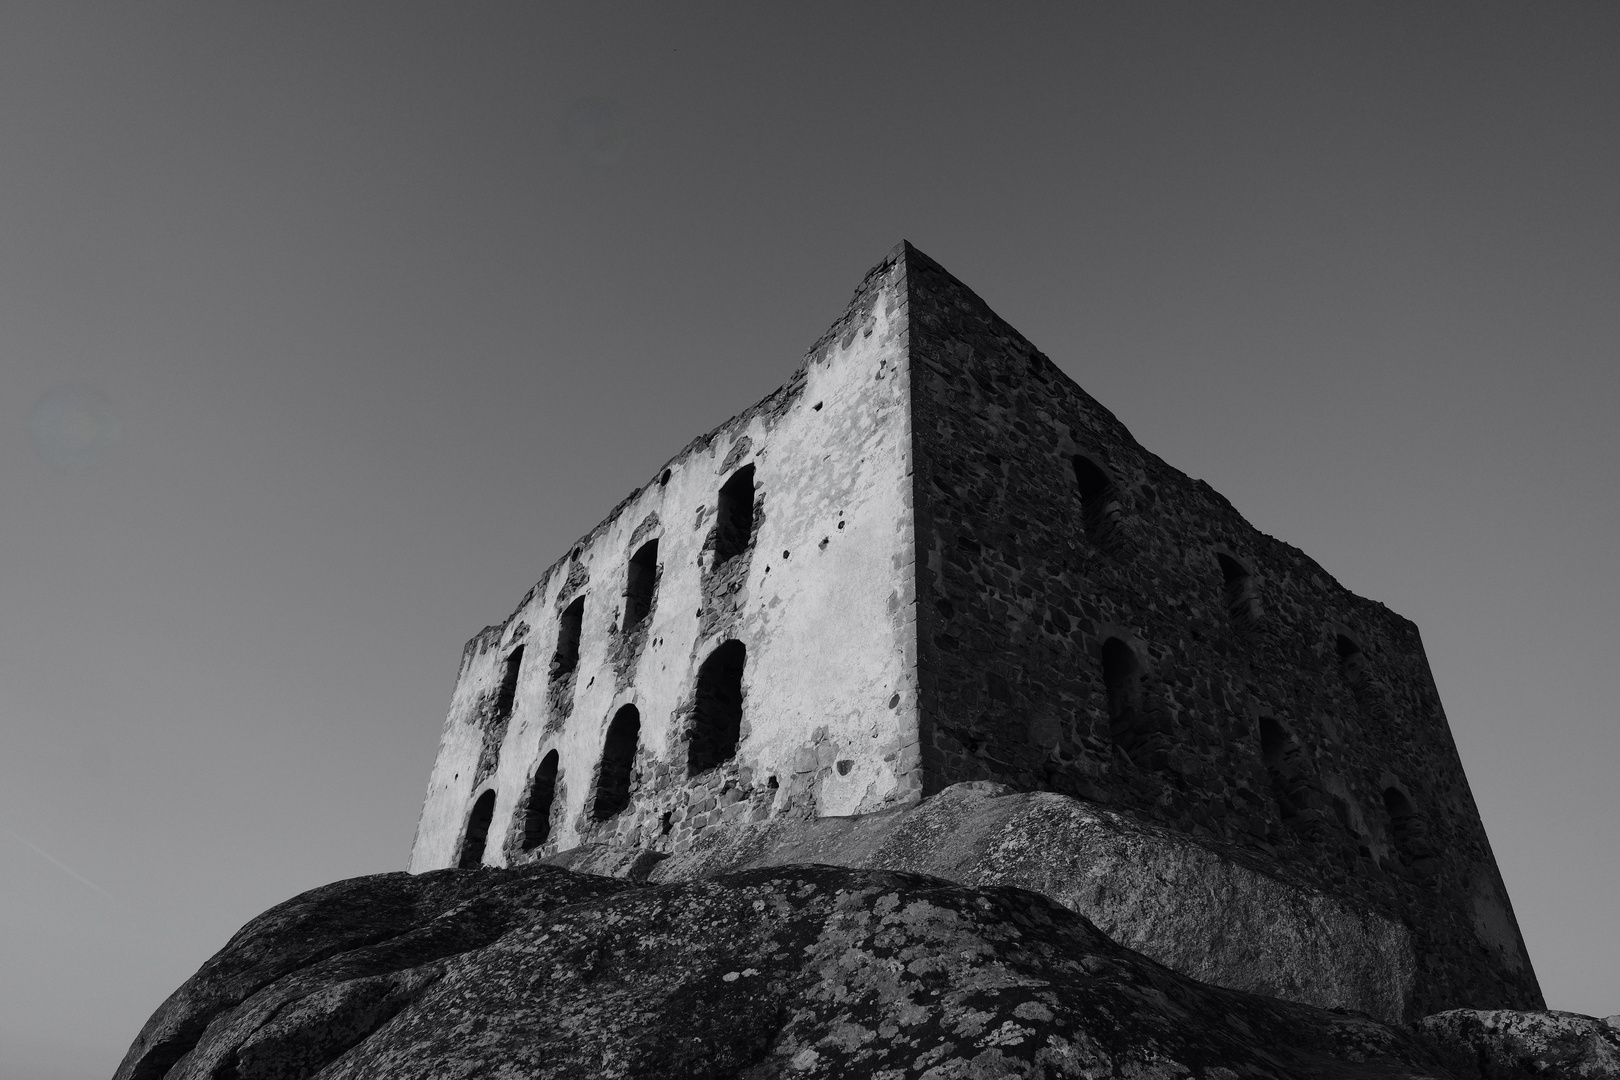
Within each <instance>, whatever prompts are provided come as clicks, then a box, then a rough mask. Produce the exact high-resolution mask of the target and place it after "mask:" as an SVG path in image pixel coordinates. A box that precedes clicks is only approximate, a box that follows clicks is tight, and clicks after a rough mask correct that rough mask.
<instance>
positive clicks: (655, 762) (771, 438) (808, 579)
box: [411, 265, 922, 871]
mask: <svg viewBox="0 0 1620 1080" xmlns="http://www.w3.org/2000/svg"><path fill="white" fill-rule="evenodd" d="M896 289H897V277H896V274H895V272H894V267H893V266H892V265H889V266H887V267H886V268H880V270H879V271H875V272H874V273H873V274H872V275H870V276H869V277H868V279H867V280H866V281H865V282H864V283H863V284H862V287H861V289H860V290H859V291H858V292H857V294H856V296H855V298H854V300H853V301H852V302H851V305H850V307H849V310H848V311H847V312H846V313H845V315H844V316H843V318H841V319H840V320H839V321H838V322H837V323H836V324H834V326H833V328H832V329H831V330H830V331H829V332H828V334H827V335H826V336H825V337H824V338H823V339H822V340H820V341H818V342H817V343H816V345H815V346H814V347H813V348H812V349H811V351H810V353H809V355H808V356H807V357H806V360H805V363H804V364H803V366H802V367H801V368H800V369H799V370H798V371H797V372H796V373H795V374H794V376H793V377H792V378H791V379H790V380H789V381H788V383H787V384H786V385H785V386H784V387H783V388H782V389H780V390H778V391H777V392H776V393H775V394H773V395H771V396H770V397H769V398H767V399H766V400H764V401H763V402H761V403H759V404H758V405H756V406H754V407H753V408H751V409H749V410H747V411H746V412H744V413H742V414H741V415H739V416H737V417H735V418H733V419H732V420H730V421H728V422H726V423H725V424H723V425H721V426H720V427H719V428H717V429H716V430H715V431H713V432H711V433H710V434H708V435H706V436H703V437H701V438H699V439H696V440H694V441H693V442H692V443H691V444H690V445H688V446H687V447H686V448H685V449H684V450H683V451H682V452H681V453H680V454H678V455H676V456H675V457H674V458H673V459H671V460H670V461H669V462H668V463H666V465H665V466H664V467H663V468H662V469H660V470H659V471H658V472H656V473H655V474H654V476H653V478H652V479H651V480H650V481H649V482H648V483H647V484H646V485H645V486H643V487H641V488H638V489H637V490H636V491H634V492H632V493H631V494H630V496H629V497H627V498H626V499H625V500H624V501H623V502H621V503H620V504H619V505H618V506H617V507H615V508H614V510H613V512H612V513H611V514H610V515H609V516H608V518H607V519H606V520H605V521H603V522H602V523H601V524H600V525H598V526H597V527H596V528H595V529H593V530H592V531H591V532H590V533H588V534H587V535H586V536H584V537H582V538H581V539H580V540H579V541H578V542H577V543H576V544H575V545H574V546H573V548H572V550H570V552H569V553H568V554H567V555H566V556H564V557H563V558H562V559H560V560H558V561H557V562H556V563H554V564H553V565H552V566H551V567H549V568H548V569H547V570H546V572H545V574H544V575H543V576H542V577H541V580H540V581H539V582H538V583H537V584H536V585H535V586H534V587H533V588H532V589H531V590H530V591H529V593H528V595H526V596H525V597H524V599H523V601H522V603H521V604H520V605H519V606H518V608H517V610H516V611H514V612H513V614H512V615H511V616H510V617H508V618H507V619H506V621H504V622H503V623H501V624H500V625H498V626H491V627H489V628H487V629H485V630H484V631H483V632H481V633H480V634H478V635H477V636H476V637H474V638H473V640H472V641H471V642H469V643H468V645H467V648H466V650H465V651H464V653H463V656H462V662H461V668H460V671H459V673H458V676H457V681H456V689H455V693H454V695H453V698H452V701H451V707H450V712H449V715H448V717H447V718H446V721H445V727H444V732H443V736H442V738H441V742H440V748H439V754H438V758H437V760H436V762H435V765H434V770H433V775H432V778H431V780H430V782H429V790H428V796H427V800H426V802H425V804H424V807H423V811H422V817H421V821H420V823H419V825H418V828H417V836H416V842H415V845H414V847H413V851H412V857H411V868H412V869H413V870H415V871H421V870H426V869H433V868H439V867H446V866H454V865H457V863H458V862H459V861H460V859H461V855H462V849H463V847H464V844H465V840H466V836H467V824H468V815H469V813H470V811H471V808H472V807H473V806H474V805H475V803H476V802H477V800H478V798H479V797H480V795H482V794H483V793H484V792H485V791H491V790H492V791H494V792H495V793H496V800H495V809H494V816H493V821H492V824H491V827H490V831H489V838H490V839H489V841H488V843H487V845H486V849H485V850H484V851H483V852H482V853H481V855H480V853H478V852H474V853H473V858H474V859H478V858H481V859H482V861H484V862H486V863H490V864H493V865H511V864H515V863H521V862H526V861H531V860H533V859H537V858H540V857H543V856H545V855H547V854H548V853H551V852H555V851H557V850H559V849H565V848H569V847H572V846H574V845H578V844H581V843H600V842H606V843H613V844H618V845H623V846H627V847H640V848H646V849H648V850H651V851H660V852H668V851H677V850H682V849H683V848H684V847H685V846H686V845H687V844H689V843H690V842H691V840H692V839H693V837H694V836H696V835H698V834H699V833H701V832H702V831H703V830H704V829H708V828H714V827H718V826H720V825H722V824H723V823H726V822H733V821H757V820H760V819H762V818H764V817H767V816H769V815H772V814H782V813H792V814H799V815H811V816H813V815H817V814H855V813H862V812H865V811H868V810H872V809H876V808H880V807H884V806H890V805H895V804H897V803H900V802H905V801H914V800H915V799H916V798H917V797H919V795H920V792H921V787H922V778H921V775H920V772H919V765H920V758H919V753H918V747H917V740H916V729H917V723H916V675H915V672H916V656H915V650H914V641H915V632H914V630H913V628H912V626H911V618H912V615H913V610H914V607H913V604H912V589H913V585H914V577H915V576H914V574H913V572H912V569H911V564H910V537H911V534H912V524H911V507H910V497H911V481H910V477H909V473H910V468H911V465H910V438H911V436H910V425H909V413H908V410H909V400H910V391H909V387H908V384H907V382H906V378H907V372H908V369H907V365H906V364H905V362H904V361H905V355H906V338H905V323H904V317H903V316H904V312H903V306H902V305H900V304H899V303H898V301H897V296H898V294H897V291H896ZM750 469H751V470H752V477H751V487H752V492H753V502H752V506H751V507H749V506H748V505H747V502H746V496H743V501H742V503H741V505H740V506H738V504H737V501H736V500H732V510H733V515H732V518H730V519H728V520H725V521H722V520H720V505H721V502H722V499H721V497H720V492H721V489H722V488H723V487H726V485H727V483H728V481H735V482H733V483H732V484H731V486H730V487H729V488H727V490H728V492H732V493H735V492H738V491H742V490H744V489H745V488H746V487H748V486H750V485H749V483H748V481H749V477H748V476H747V475H746V474H747V471H748V470H750ZM739 476H741V477H742V480H741V481H737V478H738V477H739ZM738 514H740V515H741V517H738V516H737V515H738ZM743 519H751V520H748V521H747V522H746V524H739V522H740V521H742V520H743ZM739 528H741V529H742V530H743V535H742V536H741V539H740V540H739V538H738V535H737V530H738V529H739ZM654 539H656V540H657V541H658V553H657V562H658V565H657V567H656V570H655V573H654V586H653V590H652V595H651V597H650V602H647V601H644V600H642V599H639V598H638V601H637V603H638V607H639V606H640V605H641V604H642V603H644V602H647V603H648V610H647V613H646V614H645V616H644V617H642V618H641V619H640V620H639V621H637V622H636V623H635V625H634V626H632V627H629V628H624V627H621V626H620V623H621V621H622V620H623V615H624V609H625V599H626V594H627V592H629V591H630V589H631V586H630V560H631V559H632V557H633V556H634V555H635V554H636V552H637V551H638V550H641V549H642V548H643V546H644V545H645V544H646V543H647V542H648V541H649V540H654ZM733 548H735V550H733ZM581 600H583V609H582V612H581V614H580V617H579V621H578V631H577V644H576V645H566V644H565V647H563V648H561V649H560V648H559V642H560V640H561V639H562V638H566V637H568V636H569V634H568V633H567V632H566V631H565V629H564V628H565V626H566V625H567V623H568V619H569V617H570V613H571V612H573V611H575V610H576V609H575V605H576V604H578V603H579V602H580V601H581ZM728 641H735V642H738V643H740V644H741V646H742V648H743V651H744V652H745V655H746V658H745V660H744V661H743V670H742V679H741V686H740V691H741V695H742V699H743V708H742V715H741V724H740V729H739V730H737V731H735V732H734V733H733V735H732V739H733V745H734V746H735V748H736V749H735V753H734V754H732V755H731V756H729V757H728V758H726V760H723V761H721V762H720V763H719V764H717V765H713V766H712V767H706V768H702V769H700V770H698V771H697V774H696V775H692V770H690V769H689V763H690V762H689V753H690V749H691V746H690V744H691V740H692V737H693V731H694V727H695V726H700V725H701V724H702V722H703V719H704V717H703V714H702V710H701V708H700V707H699V706H700V701H699V698H700V695H699V686H698V674H699V671H700V669H701V667H702V665H703V663H704V662H705V661H706V660H707V659H709V658H710V657H711V656H712V655H714V653H715V650H716V649H717V648H718V647H720V646H721V645H722V644H724V643H725V642H728ZM519 649H521V650H522V652H521V656H520V657H519V658H518V661H517V663H516V685H515V692H511V693H508V694H507V695H506V696H505V697H504V698H503V695H502V683H503V679H505V678H506V677H507V676H508V674H509V673H510V672H511V671H512V670H513V664H512V657H513V656H514V655H516V654H517V653H518V650H519ZM627 709H628V710H633V712H626V710H627ZM621 716H622V717H625V718H626V723H625V728H623V729H621V730H628V729H629V728H630V727H632V726H633V727H634V728H635V730H636V735H635V741H634V749H633V757H632V759H631V760H630V761H629V762H628V777H626V776H625V773H624V769H623V768H621V767H620V765H621V764H622V763H615V762H614V761H613V760H612V758H613V754H612V753H611V752H610V753H608V755H607V758H608V760H607V762H606V769H607V774H606V784H605V785H604V782H603V781H604V752H605V751H607V750H608V745H607V743H608V730H609V725H610V724H611V723H612V722H613V721H614V719H615V718H616V717H621ZM619 745H620V746H621V747H622V746H623V745H624V744H623V742H622V740H621V742H620V744H619ZM552 751H556V752H557V754H558V768H557V774H556V778H555V780H554V782H553V783H552V784H551V785H550V790H551V791H552V793H553V795H552V805H551V806H550V808H549V809H547V808H546V807H545V806H543V805H541V804H542V803H543V801H544V790H545V788H546V787H547V785H546V784H545V783H542V784H541V785H540V793H539V794H538V795H537V794H536V784H535V778H536V775H537V770H538V769H539V767H540V764H541V762H542V761H543V760H544V759H545V757H546V755H547V754H549V753H551V752H552ZM603 787H606V788H607V789H609V790H610V792H611V793H612V795H613V796H614V798H613V800H612V804H611V805H609V806H608V809H609V810H611V811H612V812H607V813H602V812H600V811H601V810H602V807H601V806H599V805H598V803H597V801H596V798H597V794H598V791H599V789H600V788H603ZM621 800H622V801H625V802H626V805H625V806H624V807H623V809H616V804H617V802H619V801H621ZM541 834H544V836H545V838H544V840H541V841H539V842H536V837H537V836H539V835H541Z"/></svg>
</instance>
